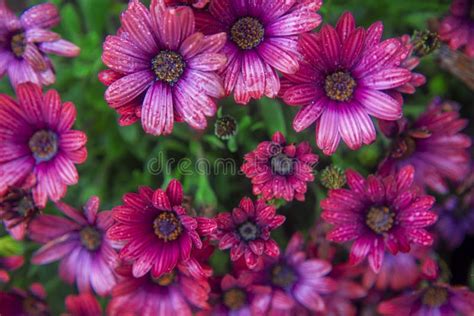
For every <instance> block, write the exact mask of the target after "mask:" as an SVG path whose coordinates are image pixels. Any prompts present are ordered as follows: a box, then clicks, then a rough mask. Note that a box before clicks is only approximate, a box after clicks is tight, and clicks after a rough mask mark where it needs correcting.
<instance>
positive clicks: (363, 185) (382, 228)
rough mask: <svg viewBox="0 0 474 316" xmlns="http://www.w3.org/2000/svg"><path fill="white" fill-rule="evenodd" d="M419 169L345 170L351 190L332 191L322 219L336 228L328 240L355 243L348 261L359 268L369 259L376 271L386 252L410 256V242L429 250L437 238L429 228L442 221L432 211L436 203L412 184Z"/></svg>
mask: <svg viewBox="0 0 474 316" xmlns="http://www.w3.org/2000/svg"><path fill="white" fill-rule="evenodd" d="M414 172H415V171H414V169H413V167H411V166H407V167H404V168H402V169H401V170H400V172H398V173H396V174H395V175H390V176H387V177H381V176H378V175H370V176H369V177H368V178H367V180H366V179H364V178H363V177H362V176H361V175H360V174H359V173H357V172H355V171H353V170H348V171H347V172H346V176H347V183H348V185H349V189H337V190H331V191H329V196H328V198H326V199H325V200H323V201H321V208H322V209H323V212H322V213H321V217H322V218H323V219H324V220H326V221H327V222H329V223H331V224H333V225H334V227H333V230H332V231H330V232H329V233H328V235H327V238H328V239H329V240H332V241H335V242H339V243H342V242H345V241H350V240H354V243H353V244H352V248H351V252H350V257H349V262H350V263H351V264H358V263H360V262H361V261H363V260H364V259H365V258H366V257H368V261H369V265H370V267H371V268H372V270H373V271H375V272H379V271H380V268H381V267H382V263H383V258H384V253H385V248H387V249H388V250H389V251H390V252H391V253H392V254H396V253H397V252H398V251H401V252H408V251H409V250H410V247H411V244H418V245H421V246H430V245H431V244H432V243H433V237H432V236H431V234H429V233H428V232H427V231H426V227H427V226H430V225H432V224H434V222H435V221H436V219H437V216H436V214H435V213H433V212H431V211H430V209H431V207H432V205H433V203H434V201H435V199H434V198H433V197H432V196H429V195H422V194H421V193H420V190H419V188H418V187H416V186H414V185H413V180H414Z"/></svg>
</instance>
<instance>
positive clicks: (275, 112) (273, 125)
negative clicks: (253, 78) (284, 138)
mask: <svg viewBox="0 0 474 316" xmlns="http://www.w3.org/2000/svg"><path fill="white" fill-rule="evenodd" d="M259 105H260V106H259V109H260V113H261V114H262V117H263V121H264V122H265V126H266V127H267V133H268V136H269V137H272V136H273V134H275V132H277V131H280V132H282V133H283V135H286V125H285V116H284V115H283V110H282V106H281V104H280V103H279V102H277V101H275V100H271V99H268V98H263V99H260V100H259Z"/></svg>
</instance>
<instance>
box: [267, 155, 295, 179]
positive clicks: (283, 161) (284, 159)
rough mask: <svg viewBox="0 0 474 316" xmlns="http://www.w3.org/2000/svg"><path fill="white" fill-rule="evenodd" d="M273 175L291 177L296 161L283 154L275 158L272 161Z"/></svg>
mask: <svg viewBox="0 0 474 316" xmlns="http://www.w3.org/2000/svg"><path fill="white" fill-rule="evenodd" d="M270 163H271V167H272V173H274V174H277V175H280V176H289V175H291V174H293V171H294V159H293V158H290V157H288V156H287V155H285V154H283V153H279V154H277V155H275V156H273V157H272V158H271V160H270Z"/></svg>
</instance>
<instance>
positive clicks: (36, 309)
mask: <svg viewBox="0 0 474 316" xmlns="http://www.w3.org/2000/svg"><path fill="white" fill-rule="evenodd" d="M0 315H12V316H13V315H14V316H29V315H35V316H36V315H37V316H49V315H51V314H50V312H49V307H48V304H47V303H46V291H45V289H44V287H43V285H41V284H40V283H33V284H31V286H30V288H29V289H28V290H22V289H18V288H13V289H12V290H11V291H9V292H4V291H0Z"/></svg>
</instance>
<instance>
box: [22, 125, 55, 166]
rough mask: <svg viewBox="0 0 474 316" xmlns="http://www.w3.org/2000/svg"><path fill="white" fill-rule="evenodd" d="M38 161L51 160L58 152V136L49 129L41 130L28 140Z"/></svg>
mask: <svg viewBox="0 0 474 316" xmlns="http://www.w3.org/2000/svg"><path fill="white" fill-rule="evenodd" d="M28 146H29V147H30V150H31V152H32V153H33V156H34V157H35V159H36V162H37V163H40V162H43V161H49V160H51V159H52V158H53V157H54V156H55V155H56V153H57V152H58V136H57V135H56V133H54V132H52V131H49V130H39V131H37V132H36V133H34V134H33V136H31V138H30V140H29V141H28Z"/></svg>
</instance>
